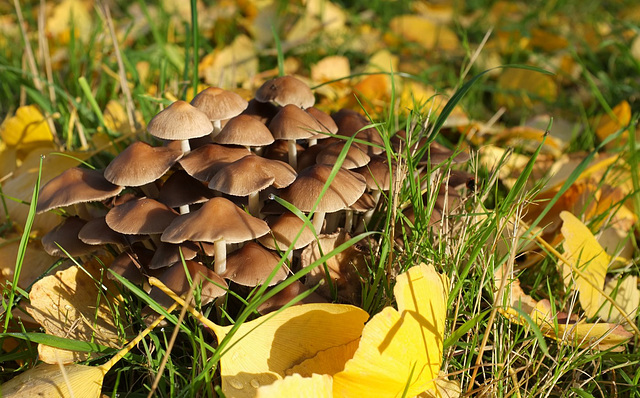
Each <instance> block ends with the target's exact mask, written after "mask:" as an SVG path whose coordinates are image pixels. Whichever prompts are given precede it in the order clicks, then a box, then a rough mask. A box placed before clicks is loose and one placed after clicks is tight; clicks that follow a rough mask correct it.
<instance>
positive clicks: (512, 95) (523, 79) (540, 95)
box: [495, 69, 558, 111]
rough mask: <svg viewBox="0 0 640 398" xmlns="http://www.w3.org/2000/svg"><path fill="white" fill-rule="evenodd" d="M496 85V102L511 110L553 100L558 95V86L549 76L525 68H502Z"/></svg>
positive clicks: (531, 106)
mask: <svg viewBox="0 0 640 398" xmlns="http://www.w3.org/2000/svg"><path fill="white" fill-rule="evenodd" d="M497 87H498V89H497V90H498V91H497V92H496V95H495V101H496V104H497V105H499V106H504V107H506V108H507V109H509V110H512V111H513V110H515V109H518V108H529V109H531V108H533V107H535V106H537V105H540V104H541V103H542V102H553V101H555V99H556V97H557V96H558V86H557V84H556V82H555V81H554V80H553V78H552V77H551V76H549V75H545V74H542V73H540V72H535V71H532V70H527V69H505V70H503V71H502V73H501V74H500V77H498V82H497Z"/></svg>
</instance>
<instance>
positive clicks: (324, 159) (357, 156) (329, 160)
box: [316, 141, 371, 170]
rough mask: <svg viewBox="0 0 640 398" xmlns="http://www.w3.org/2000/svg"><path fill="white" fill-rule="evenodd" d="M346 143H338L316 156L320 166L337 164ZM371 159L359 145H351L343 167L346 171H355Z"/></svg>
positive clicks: (328, 146) (332, 144) (330, 145)
mask: <svg viewBox="0 0 640 398" xmlns="http://www.w3.org/2000/svg"><path fill="white" fill-rule="evenodd" d="M344 146H345V142H344V141H338V142H334V143H331V144H329V145H327V146H325V147H324V148H323V149H322V150H321V151H320V153H318V155H317V156H316V162H317V163H319V164H330V165H334V164H336V161H337V160H338V156H339V155H340V152H342V148H344ZM370 160H371V158H370V157H369V155H367V154H366V152H365V151H363V150H362V149H361V148H360V147H359V146H358V145H354V144H352V145H350V146H349V148H348V149H347V156H346V157H345V158H344V162H343V163H342V167H344V168H345V169H349V170H350V169H355V168H358V167H362V166H365V165H366V164H367V163H369V161H370Z"/></svg>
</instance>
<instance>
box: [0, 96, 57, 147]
mask: <svg viewBox="0 0 640 398" xmlns="http://www.w3.org/2000/svg"><path fill="white" fill-rule="evenodd" d="M0 137H1V138H2V140H3V141H4V142H5V144H7V146H14V147H18V148H31V147H34V146H46V145H47V144H50V143H51V142H53V133H52V132H51V130H50V129H49V125H48V124H47V121H46V120H45V117H44V116H43V115H42V113H40V111H39V110H38V108H37V107H36V106H35V105H25V106H21V107H20V108H18V109H17V110H16V113H15V115H13V116H11V117H10V118H8V119H7V120H5V122H4V123H3V124H2V127H1V128H0Z"/></svg>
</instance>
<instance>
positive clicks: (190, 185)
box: [158, 170, 214, 214]
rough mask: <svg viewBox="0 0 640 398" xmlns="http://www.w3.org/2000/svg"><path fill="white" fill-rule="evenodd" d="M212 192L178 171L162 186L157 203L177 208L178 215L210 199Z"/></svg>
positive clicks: (181, 171)
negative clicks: (191, 206)
mask: <svg viewBox="0 0 640 398" xmlns="http://www.w3.org/2000/svg"><path fill="white" fill-rule="evenodd" d="M213 195H214V192H213V191H211V190H210V189H209V188H207V187H206V186H205V185H203V184H202V183H201V182H200V181H198V180H196V179H195V178H193V177H191V176H190V175H189V174H187V173H186V172H185V171H184V170H178V171H176V172H174V173H173V174H171V177H169V178H168V179H167V181H165V182H164V184H162V187H161V188H160V192H159V195H158V201H160V202H162V203H164V204H165V205H167V206H169V207H172V208H179V209H180V214H185V213H188V212H189V205H193V204H196V203H203V202H206V201H207V200H209V199H211V198H212V197H213Z"/></svg>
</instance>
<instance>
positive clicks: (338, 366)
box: [285, 340, 360, 377]
mask: <svg viewBox="0 0 640 398" xmlns="http://www.w3.org/2000/svg"><path fill="white" fill-rule="evenodd" d="M358 345H360V340H353V341H352V342H350V343H347V344H343V345H339V346H336V347H331V348H328V349H326V350H324V351H320V352H318V354H317V355H316V356H314V357H312V358H309V359H307V360H305V361H303V362H301V363H300V364H297V365H295V366H293V367H292V368H290V369H287V371H286V372H285V373H286V374H287V375H293V374H299V375H301V376H304V377H310V376H311V375H312V374H314V373H318V374H326V375H329V376H333V375H334V374H336V373H338V372H340V371H342V370H343V369H344V364H345V363H347V361H348V360H350V359H351V358H353V354H354V353H355V352H356V350H357V349H358Z"/></svg>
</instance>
